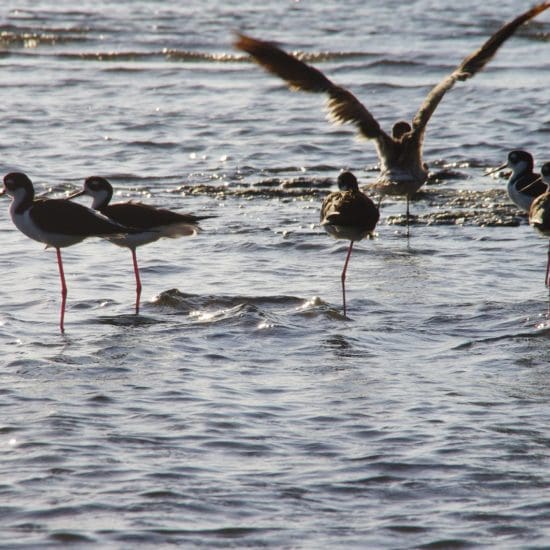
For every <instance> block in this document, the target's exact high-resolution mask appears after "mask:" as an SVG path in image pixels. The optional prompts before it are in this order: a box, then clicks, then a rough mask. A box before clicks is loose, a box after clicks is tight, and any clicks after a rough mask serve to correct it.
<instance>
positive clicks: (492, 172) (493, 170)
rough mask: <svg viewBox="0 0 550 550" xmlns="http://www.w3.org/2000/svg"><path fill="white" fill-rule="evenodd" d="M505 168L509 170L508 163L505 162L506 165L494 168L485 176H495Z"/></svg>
mask: <svg viewBox="0 0 550 550" xmlns="http://www.w3.org/2000/svg"><path fill="white" fill-rule="evenodd" d="M504 168H508V163H507V162H505V163H504V164H501V165H500V166H498V167H497V168H493V169H492V170H489V172H485V174H483V175H484V176H490V175H491V174H494V173H495V172H499V171H500V170H504Z"/></svg>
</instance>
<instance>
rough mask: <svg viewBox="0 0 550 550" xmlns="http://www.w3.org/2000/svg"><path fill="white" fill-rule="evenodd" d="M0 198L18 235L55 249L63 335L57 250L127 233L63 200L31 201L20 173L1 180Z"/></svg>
mask: <svg viewBox="0 0 550 550" xmlns="http://www.w3.org/2000/svg"><path fill="white" fill-rule="evenodd" d="M0 194H7V195H10V196H11V198H12V202H11V205H10V215H11V219H12V220H13V223H14V224H15V226H16V227H17V229H19V231H21V232H22V233H24V234H25V235H26V236H27V237H30V238H31V239H34V240H35V241H39V242H41V243H45V244H46V246H52V247H54V248H55V249H56V252H57V265H58V267H59V277H60V279H61V314H60V319H59V328H60V329H61V332H64V330H65V324H64V321H65V304H66V301H67V284H66V282H65V274H64V271H63V261H62V259H61V248H64V247H66V246H71V245H73V244H76V243H79V242H81V241H83V240H84V239H86V238H87V237H104V238H107V237H111V236H113V235H115V234H116V235H119V234H123V233H124V232H125V231H129V229H128V228H126V227H123V226H122V225H120V224H118V223H115V222H113V221H111V220H109V219H107V218H106V217H105V216H102V215H101V214H98V213H97V212H94V211H93V210H90V209H89V208H86V207H85V206H82V205H80V204H74V203H72V202H69V201H67V200H64V199H35V198H34V187H33V184H32V182H31V180H30V179H29V178H28V176H26V175H25V174H22V173H20V172H12V173H10V174H7V175H6V176H4V188H3V189H2V191H0Z"/></svg>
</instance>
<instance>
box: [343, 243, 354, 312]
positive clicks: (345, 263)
mask: <svg viewBox="0 0 550 550" xmlns="http://www.w3.org/2000/svg"><path fill="white" fill-rule="evenodd" d="M352 248H353V241H350V243H349V248H348V253H347V256H346V261H345V262H344V269H342V275H341V277H340V278H341V280H342V302H343V304H344V317H347V315H346V271H347V270H348V263H349V258H350V256H351V250H352Z"/></svg>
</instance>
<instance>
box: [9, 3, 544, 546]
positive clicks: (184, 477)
mask: <svg viewBox="0 0 550 550" xmlns="http://www.w3.org/2000/svg"><path fill="white" fill-rule="evenodd" d="M184 4H185V5H184ZM238 4H239V5H238V6H233V5H230V4H228V3H224V2H219V1H218V0H209V1H207V2H204V1H202V2H186V3H180V2H153V1H146V0H143V1H140V2H133V1H132V2H131V1H122V2H121V1H117V2H91V1H89V0H83V1H81V2H80V3H79V4H78V5H75V4H74V2H68V1H66V0H60V1H57V2H55V3H54V2H50V1H46V0H43V1H38V2H35V1H32V2H31V1H30V0H27V1H18V2H16V1H15V0H5V1H4V2H3V4H2V9H1V12H0V14H1V15H0V24H1V25H2V26H1V30H2V35H1V36H0V40H1V41H0V44H1V47H2V50H1V55H0V63H1V73H2V88H1V90H0V94H1V97H2V108H1V109H0V120H1V123H2V128H3V132H2V135H3V139H2V142H1V144H0V152H1V155H0V163H1V170H2V173H6V172H8V171H10V170H15V169H16V170H22V171H25V172H27V173H28V174H29V176H30V177H31V179H33V181H34V182H35V185H36V188H37V191H38V192H39V193H45V194H47V195H48V196H64V195H65V194H66V193H68V192H69V191H71V190H74V189H76V188H77V187H80V186H81V184H82V180H83V178H85V177H86V176H89V175H92V174H99V175H103V176H105V177H107V178H109V179H110V180H111V181H112V183H113V184H114V185H115V187H116V189H117V190H118V197H117V198H118V199H119V200H128V199H134V200H144V201H146V202H149V203H151V204H157V205H159V206H167V207H171V208H174V209H177V210H181V211H190V212H194V213H197V214H198V213H202V214H211V215H216V216H217V217H216V218H213V219H210V220H206V221H205V222H203V224H202V225H203V229H204V231H203V232H202V233H201V234H200V235H198V236H197V237H195V238H182V239H180V240H177V241H172V240H165V241H159V242H158V243H156V244H152V245H150V246H147V247H143V248H140V249H139V251H138V257H139V259H140V264H141V268H142V280H143V284H144V293H143V308H142V315H140V316H139V317H138V318H136V317H134V316H133V315H132V309H133V299H134V281H133V274H132V267H131V258H130V254H129V253H128V251H127V250H124V249H120V248H117V247H114V246H112V245H109V244H108V243H105V242H102V241H99V240H89V241H87V242H85V243H83V244H81V245H78V246H74V247H71V248H69V249H66V250H65V251H64V260H65V268H66V276H67V281H68V286H69V299H68V311H67V317H66V329H67V330H66V334H65V335H60V334H59V332H58V327H57V322H58V308H59V281H58V274H57V268H56V265H55V254H54V252H52V251H51V250H47V251H44V250H43V249H42V247H41V245H39V244H38V243H35V242H32V241H30V240H28V239H27V238H26V237H25V236H24V235H22V234H21V233H19V232H18V231H17V230H16V229H15V227H14V226H13V224H12V222H11V220H10V219H9V215H8V207H7V203H8V201H7V200H6V201H5V202H4V203H3V204H4V206H3V209H2V210H3V214H2V213H1V212H0V224H1V229H2V231H3V235H4V238H3V254H2V257H1V258H0V269H1V272H2V284H1V285H0V303H1V307H0V343H1V344H2V349H3V355H2V357H3V360H2V369H1V371H0V373H1V375H0V376H1V379H0V381H1V384H0V387H1V388H2V389H1V390H0V391H1V393H2V401H1V404H2V410H3V416H2V421H1V423H0V441H1V444H2V448H3V453H2V455H1V462H0V468H1V481H0V496H1V504H0V511H1V513H0V526H1V528H2V542H1V543H0V545H1V546H2V547H5V548H46V547H58V546H62V545H71V546H86V547H100V548H131V547H137V546H140V547H144V548H145V547H153V546H155V547H157V546H159V545H160V546H169V545H171V546H174V545H179V546H181V547H185V548H191V547H204V548H227V547H234V548H247V547H249V548H258V547H268V548H321V547H323V548H343V547H345V548H381V547H385V548H413V547H414V548H469V547H476V548H478V547H495V548H497V547H498V548H514V549H515V548H520V547H523V548H527V547H528V548H542V547H547V546H548V544H549V540H550V499H549V497H548V494H549V491H548V489H549V486H550V483H549V469H548V458H549V447H550V432H549V430H548V423H549V419H550V411H549V408H548V400H549V397H550V382H549V378H548V364H549V336H550V328H549V325H548V320H547V317H546V313H547V307H548V293H547V290H546V289H545V287H544V268H545V262H546V247H547V242H546V241H545V240H543V239H540V238H538V237H537V235H536V234H535V233H534V232H533V230H532V229H531V228H529V227H528V225H527V224H526V220H525V217H521V216H519V215H518V213H517V211H516V210H515V209H513V208H511V207H510V206H509V205H508V203H507V199H506V197H505V194H504V191H503V190H504V182H505V180H504V179H499V178H494V179H492V178H486V177H483V176H482V174H483V171H484V169H485V168H487V167H489V166H495V165H497V164H500V163H502V162H503V161H504V160H505V158H506V155H507V153H508V151H509V150H511V149H513V148H516V147H521V148H524V149H526V150H529V151H530V152H532V153H533V155H534V156H535V158H536V159H537V161H538V162H539V163H542V162H543V161H545V160H548V135H549V132H550V120H549V118H548V99H549V97H548V89H549V88H550V86H549V85H550V64H549V62H548V59H549V58H548V37H549V32H550V28H549V23H550V19H549V16H548V14H543V16H541V17H539V18H538V19H537V20H536V21H534V22H533V23H532V24H530V25H529V26H528V27H525V28H522V29H520V31H519V32H518V33H517V36H515V37H513V38H512V39H511V40H510V41H509V42H507V43H506V44H505V45H504V46H503V47H502V49H501V50H500V52H499V53H498V55H497V57H496V58H495V59H494V60H493V61H492V62H491V63H490V65H489V66H488V67H487V69H486V71H485V72H483V73H482V74H479V75H477V76H476V77H475V78H474V79H472V80H471V81H468V82H466V83H459V84H458V85H457V86H456V87H455V88H454V89H453V90H452V91H451V92H449V93H448V94H447V96H446V97H445V98H444V100H443V101H442V103H441V104H440V106H439V107H438V109H437V111H436V113H435V115H434V116H433V118H432V120H431V122H430V124H429V127H428V132H427V138H426V143H425V158H426V160H427V161H428V162H429V163H430V164H431V167H432V171H433V172H434V173H435V174H438V173H439V174H440V175H443V174H441V172H442V171H444V172H446V173H447V177H446V178H442V177H439V178H435V179H434V182H437V181H438V182H439V183H434V184H433V185H428V186H425V187H424V189H423V192H422V193H421V194H420V195H419V198H418V200H415V201H414V202H413V203H412V211H413V213H414V214H415V215H417V216H418V219H417V223H415V224H414V225H413V226H412V237H411V238H410V239H409V240H407V239H406V238H405V236H404V235H405V228H404V226H403V225H402V223H400V218H399V216H401V215H402V214H403V212H404V208H405V204H404V201H403V200H401V199H392V200H389V199H388V200H386V201H385V202H384V203H383V208H382V214H381V221H380V223H379V226H378V237H377V238H376V239H374V240H370V241H363V242H362V243H359V244H358V245H357V246H356V248H355V250H354V253H353V256H352V258H351V263H350V268H349V271H348V307H349V316H350V318H349V319H347V320H346V319H345V318H343V317H342V315H341V296H340V279H339V276H340V271H341V268H342V264H343V261H344V258H345V251H346V247H347V243H345V242H342V241H340V242H337V241H334V240H331V239H330V238H329V237H328V236H327V235H326V234H325V233H324V232H323V231H322V230H321V228H320V227H319V225H318V213H319V205H320V202H321V200H322V197H323V196H324V195H325V194H326V193H327V192H328V190H329V189H330V188H331V185H333V182H334V178H335V177H336V175H337V174H338V172H339V171H340V170H341V169H342V168H350V169H352V170H354V171H355V172H356V173H357V175H358V176H359V178H360V180H361V183H366V182H368V181H369V180H371V179H373V178H374V177H375V175H376V172H375V165H376V156H375V154H374V148H373V147H372V145H371V144H368V143H364V142H361V141H357V140H354V138H353V130H352V129H351V128H347V127H334V126H330V125H329V124H328V123H327V122H326V121H325V120H324V116H323V113H322V105H323V98H322V97H319V96H312V95H306V94H298V93H296V94H291V93H290V92H288V91H287V90H286V89H285V88H284V86H282V85H281V83H280V82H279V81H278V80H277V79H275V78H274V77H271V76H268V75H266V74H265V73H264V72H263V71H262V70H260V69H259V68H258V67H256V66H255V65H253V64H251V63H248V62H247V61H246V60H245V59H244V58H243V56H241V55H240V54H239V53H238V52H235V51H234V50H233V49H232V46H231V42H232V39H233V34H232V33H233V31H235V30H241V31H246V32H249V33H250V34H252V35H256V36H260V37H265V38H269V39H275V40H278V41H280V42H281V43H283V44H284V45H285V47H287V48H288V49H291V50H292V49H296V50H303V51H306V52H307V53H308V54H310V55H311V59H312V60H313V62H314V63H316V65H317V66H318V67H319V68H321V70H323V71H325V72H326V73H327V74H328V75H329V76H330V77H331V78H332V79H333V80H335V81H337V82H339V83H342V84H344V85H346V86H347V87H349V88H350V89H351V90H352V91H353V92H354V93H355V94H356V95H357V96H358V97H359V98H361V99H362V100H363V101H364V102H365V104H366V105H367V107H368V108H369V109H370V110H371V112H372V113H373V114H374V115H375V116H376V117H377V118H378V119H379V120H380V121H381V123H382V124H383V125H384V127H385V128H387V129H388V128H389V127H390V126H391V124H392V123H393V122H394V121H395V120H397V119H399V118H403V117H405V118H409V119H410V118H411V117H412V116H413V114H414V112H415V110H416V108H417V107H418V106H419V105H420V102H421V101H422V99H423V97H424V96H425V94H426V93H427V91H428V90H429V88H430V86H431V85H433V84H435V83H436V82H437V81H438V80H439V79H440V78H441V77H442V76H443V75H444V74H446V73H447V72H449V71H450V70H452V68H453V67H454V65H455V64H456V63H458V61H460V59H462V58H463V57H464V56H465V55H467V54H468V53H470V51H472V50H473V49H475V48H477V47H478V46H479V45H480V44H481V43H482V42H483V41H484V40H485V39H486V38H487V36H488V35H489V34H490V33H492V32H493V31H494V30H495V29H496V28H497V27H498V26H499V25H500V24H501V23H502V22H503V21H504V20H507V19H510V18H511V17H513V16H515V15H516V13H517V12H518V11H519V10H520V9H524V8H525V7H527V6H528V4H529V3H523V6H521V7H518V5H517V4H518V3H517V2H514V1H511V0H510V1H505V2H497V1H495V0H488V1H487V2H484V3H483V4H481V5H480V4H479V3H478V2H473V1H470V0H468V1H466V2H462V3H459V5H457V6H451V5H448V4H446V5H443V4H442V3H439V2H432V1H430V0H419V1H417V2H411V3H409V4H407V5H404V4H403V3H402V2H393V1H388V2H384V3H383V5H380V4H382V3H378V2H364V1H362V2H358V1H357V2H351V1H350V2H346V3H342V2H336V1H327V2H323V3H313V2H304V1H302V2H286V1H285V2H279V3H275V4H274V5H273V3H260V2H253V1H247V2H240V3H238ZM539 165H540V164H539ZM332 188H333V187H332ZM495 213H497V214H496V217H495ZM445 220H447V221H446V222H445ZM487 220H488V221H487ZM455 221H457V222H458V223H455ZM442 222H445V223H442Z"/></svg>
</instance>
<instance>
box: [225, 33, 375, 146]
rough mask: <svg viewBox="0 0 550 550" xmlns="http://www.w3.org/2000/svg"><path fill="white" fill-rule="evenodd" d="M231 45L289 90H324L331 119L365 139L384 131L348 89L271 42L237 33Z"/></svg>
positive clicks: (319, 91)
mask: <svg viewBox="0 0 550 550" xmlns="http://www.w3.org/2000/svg"><path fill="white" fill-rule="evenodd" d="M235 47H236V48H238V49H239V50H242V51H244V52H247V53H248V54H249V55H250V56H252V58H253V59H254V60H255V61H256V62H257V63H258V64H260V65H261V66H262V67H264V69H266V70H267V71H269V72H270V73H272V74H274V75H276V76H278V77H279V78H281V79H283V80H285V81H286V82H287V83H288V85H289V87H290V88H291V89H292V90H301V91H304V92H318V93H326V94H328V96H329V98H328V104H327V106H328V110H329V115H330V118H331V120H332V121H333V122H338V123H345V122H350V123H352V124H355V125H356V126H357V127H358V129H359V131H360V132H361V134H362V135H363V136H365V137H366V138H369V139H375V138H378V137H380V135H381V134H383V133H384V132H383V131H382V130H381V128H380V125H379V124H378V122H377V121H376V120H375V118H374V117H373V116H372V115H371V114H370V113H369V111H368V110H367V109H366V108H365V106H364V105H362V104H361V102H360V101H359V100H358V99H357V98H356V97H355V96H354V95H353V94H352V93H350V92H349V91H347V90H345V89H344V88H341V87H340V86H336V85H335V84H334V83H332V82H331V81H330V80H329V79H328V78H327V77H326V76H325V75H324V74H323V73H322V72H321V71H318V70H317V69H315V68H314V67H312V66H311V65H308V64H307V63H304V62H303V61H300V60H299V59H297V58H296V57H294V56H293V55H290V54H288V53H286V52H284V51H283V50H281V49H280V48H278V47H277V46H275V45H274V44H273V43H271V42H266V41H264V40H257V39H256V38H252V37H250V36H246V35H244V34H239V35H237V40H236V41H235Z"/></svg>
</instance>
